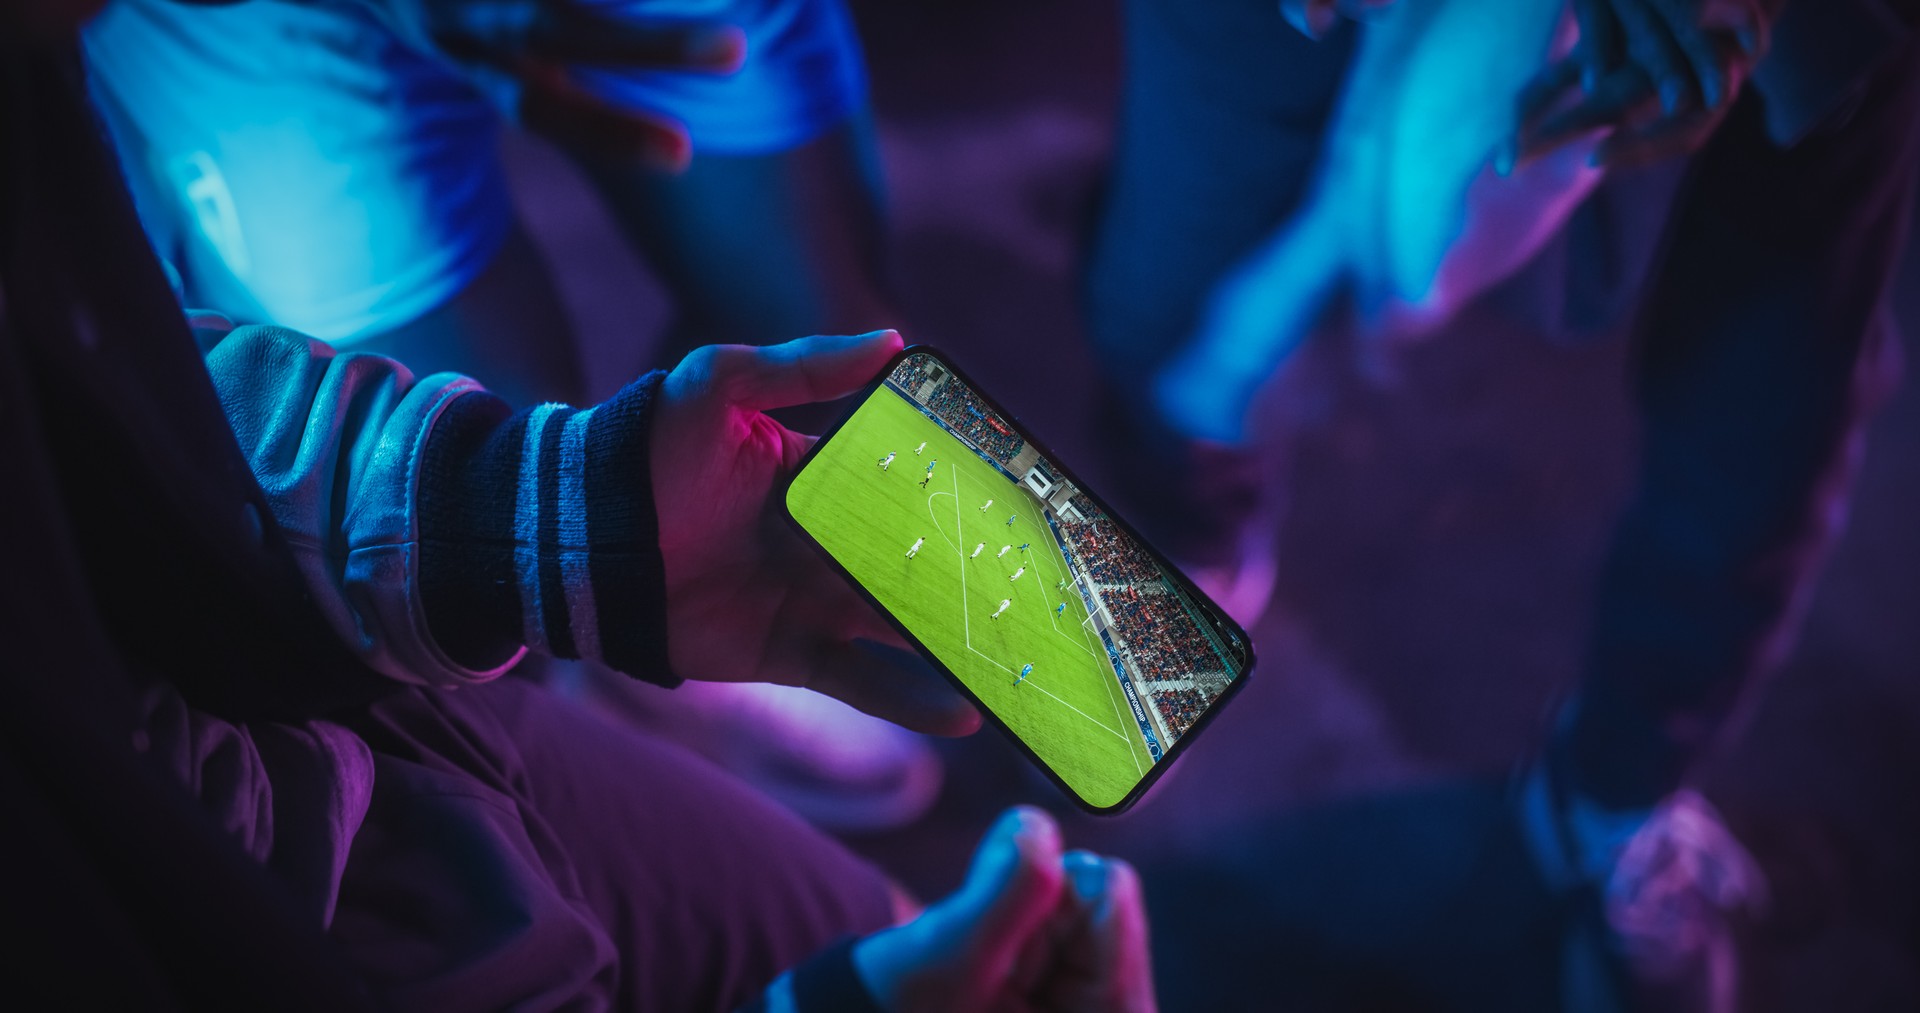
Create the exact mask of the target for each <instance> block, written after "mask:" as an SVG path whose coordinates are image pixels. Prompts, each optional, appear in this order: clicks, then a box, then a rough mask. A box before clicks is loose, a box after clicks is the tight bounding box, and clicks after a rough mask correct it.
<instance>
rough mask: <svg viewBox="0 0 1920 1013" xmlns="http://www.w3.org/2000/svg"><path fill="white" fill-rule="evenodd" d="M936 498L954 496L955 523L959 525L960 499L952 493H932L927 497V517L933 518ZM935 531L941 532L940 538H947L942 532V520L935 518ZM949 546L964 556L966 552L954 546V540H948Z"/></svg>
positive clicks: (956, 532)
mask: <svg viewBox="0 0 1920 1013" xmlns="http://www.w3.org/2000/svg"><path fill="white" fill-rule="evenodd" d="M935 496H953V507H954V510H953V512H954V514H955V515H956V516H955V517H954V522H955V523H959V520H960V518H959V517H958V514H959V513H960V497H958V496H954V495H953V493H950V492H936V493H931V494H929V495H928V496H927V516H928V517H933V498H934V497H935ZM933 530H935V531H939V532H940V537H942V538H947V533H946V532H945V531H942V530H941V528H940V518H938V517H933ZM959 533H960V532H958V531H955V532H954V534H956V535H957V534H959ZM947 545H948V546H950V547H951V548H952V549H953V551H955V552H962V555H963V556H964V552H963V551H962V550H961V548H960V546H958V545H954V544H953V539H951V538H947Z"/></svg>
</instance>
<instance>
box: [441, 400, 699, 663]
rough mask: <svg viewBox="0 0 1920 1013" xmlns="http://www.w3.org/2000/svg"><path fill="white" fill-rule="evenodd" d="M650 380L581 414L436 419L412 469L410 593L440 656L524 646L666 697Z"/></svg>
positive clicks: (468, 409) (467, 412) (492, 405)
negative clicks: (604, 668)
mask: <svg viewBox="0 0 1920 1013" xmlns="http://www.w3.org/2000/svg"><path fill="white" fill-rule="evenodd" d="M662 375H663V374H659V373H655V374H651V375H649V376H647V377H643V378H641V379H640V380H638V381H635V382H634V383H633V384H631V385H629V386H628V387H627V388H626V389H625V390H622V391H621V392H620V393H619V394H617V395H615V396H614V397H613V398H611V399H609V400H608V401H606V402H605V403H603V404H600V405H598V406H595V407H593V408H590V409H585V410H579V409H574V408H570V407H567V406H565V405H559V404H545V405H540V406H538V407H536V408H533V409H530V410H526V411H522V412H518V413H514V414H509V413H508V411H507V408H506V406H505V405H504V403H502V402H501V401H500V400H499V399H498V398H495V397H492V396H491V395H487V394H484V393H475V394H468V395H466V396H463V397H461V398H459V399H458V400H457V401H456V402H454V404H453V405H451V406H450V407H449V409H448V411H447V413H446V415H445V417H444V418H443V419H442V421H441V424H440V425H438V426H436V427H435V429H434V432H433V433H432V435H431V436H430V437H429V438H428V440H427V443H426V447H425V450H424V452H423V454H422V456H421V495H420V515H421V521H420V537H421V589H420V590H421V594H422V596H423V598H424V600H425V603H426V612H427V618H428V622H429V625H430V627H431V629H432V630H433V632H434V634H435V636H436V638H437V639H438V640H439V641H440V642H441V643H443V644H445V645H447V649H448V651H449V652H450V653H451V654H453V656H455V657H458V658H461V659H465V660H467V661H468V662H469V663H471V664H477V665H485V664H491V663H494V662H496V661H498V660H499V659H502V658H507V657H510V656H511V655H512V654H513V652H515V651H516V650H517V649H518V648H519V647H520V646H521V645H525V646H526V647H528V648H531V649H533V650H536V651H540V652H542V653H546V654H551V655H555V656H557V657H563V658H579V657H585V658H593V659H596V660H600V661H603V662H605V663H606V664H608V665H609V666H611V667H613V668H615V669H618V670H620V671H623V672H627V673H629V674H633V675H636V676H639V677H642V678H646V679H648V680H650V681H653V682H659V683H663V684H677V682H678V680H677V679H674V678H672V677H671V676H670V675H669V674H668V666H667V660H666V658H667V653H666V623H665V613H666V588H665V582H664V576H663V567H662V564H661V560H660V548H659V530H658V528H659V526H658V522H657V520H656V518H655V515H654V508H653V494H652V488H651V482H650V479H649V474H650V472H649V462H650V454H649V448H648V432H649V428H648V421H649V418H650V413H651V406H652V402H653V397H654V394H655V392H656V391H657V390H658V389H659V385H660V383H659V382H660V378H661V376H662Z"/></svg>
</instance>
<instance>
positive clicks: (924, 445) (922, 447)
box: [913, 440, 927, 457]
mask: <svg viewBox="0 0 1920 1013" xmlns="http://www.w3.org/2000/svg"><path fill="white" fill-rule="evenodd" d="M925 449H927V441H925V440H921V441H920V445H919V446H917V447H915V448H913V456H915V457H919V456H920V452H921V451H922V450H925Z"/></svg>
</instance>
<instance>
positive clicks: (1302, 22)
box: [1280, 4, 1319, 40]
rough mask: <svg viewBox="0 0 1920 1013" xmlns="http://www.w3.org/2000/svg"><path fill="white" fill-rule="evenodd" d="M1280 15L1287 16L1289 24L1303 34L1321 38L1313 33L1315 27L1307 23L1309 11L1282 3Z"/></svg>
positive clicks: (1310, 37)
mask: <svg viewBox="0 0 1920 1013" xmlns="http://www.w3.org/2000/svg"><path fill="white" fill-rule="evenodd" d="M1280 16H1281V17H1283V18H1286V19H1287V24H1290V25H1292V26H1293V30H1294V31H1296V32H1299V33H1300V34H1301V35H1304V36H1306V37H1307V38H1309V39H1316V40H1317V39H1318V38H1319V36H1317V35H1315V34H1313V29H1312V28H1311V27H1309V26H1308V25H1307V12H1306V11H1305V10H1303V9H1300V8H1296V7H1289V6H1287V5H1286V4H1281V5H1280Z"/></svg>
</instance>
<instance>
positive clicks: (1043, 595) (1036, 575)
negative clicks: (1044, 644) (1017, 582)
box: [1033, 567, 1100, 661]
mask: <svg viewBox="0 0 1920 1013" xmlns="http://www.w3.org/2000/svg"><path fill="white" fill-rule="evenodd" d="M1055 572H1058V571H1055ZM1033 579H1034V582H1035V583H1037V584H1039V585H1040V600H1041V601H1042V602H1044V601H1046V600H1047V590H1048V588H1047V581H1046V578H1044V577H1042V576H1040V570H1039V568H1037V567H1036V568H1035V569H1034V571H1033ZM1047 619H1048V621H1050V622H1052V623H1053V632H1054V634H1055V635H1057V636H1059V638H1060V639H1062V640H1064V641H1066V642H1067V643H1069V644H1073V638H1072V637H1069V636H1067V635H1066V634H1065V633H1061V632H1060V620H1059V619H1057V618H1055V617H1054V614H1053V610H1052V609H1047ZM1073 646H1075V647H1078V648H1080V650H1082V651H1084V652H1086V655H1087V657H1089V658H1092V659H1093V660H1095V661H1099V660H1100V656H1099V655H1097V654H1094V653H1093V650H1092V649H1091V648H1089V647H1087V646H1086V644H1085V643H1078V644H1073Z"/></svg>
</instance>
